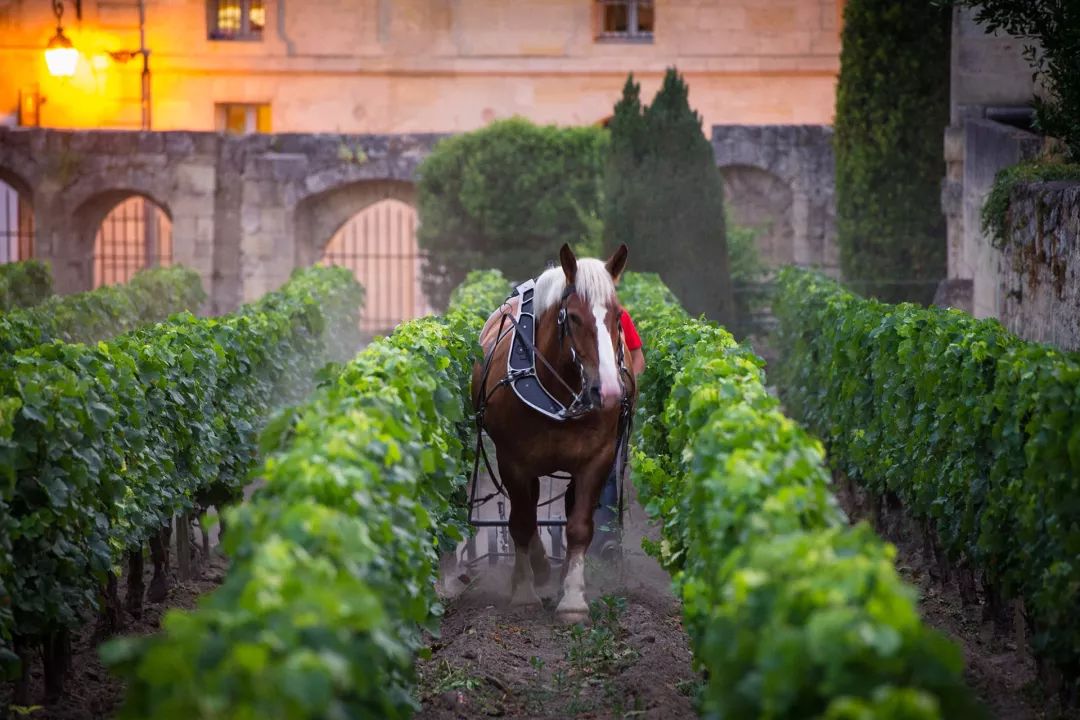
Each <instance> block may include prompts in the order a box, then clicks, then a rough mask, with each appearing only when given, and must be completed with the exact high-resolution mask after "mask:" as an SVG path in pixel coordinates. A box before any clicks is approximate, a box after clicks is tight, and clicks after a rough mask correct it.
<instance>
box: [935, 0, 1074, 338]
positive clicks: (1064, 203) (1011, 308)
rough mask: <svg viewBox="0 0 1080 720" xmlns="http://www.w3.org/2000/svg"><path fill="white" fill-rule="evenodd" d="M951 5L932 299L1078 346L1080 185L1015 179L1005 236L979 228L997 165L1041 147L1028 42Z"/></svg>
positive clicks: (1021, 330)
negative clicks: (937, 274) (938, 270)
mask: <svg viewBox="0 0 1080 720" xmlns="http://www.w3.org/2000/svg"><path fill="white" fill-rule="evenodd" d="M955 13H956V14H955V16H954V22H953V42H952V74H951V89H950V94H951V101H952V103H951V105H952V108H951V110H952V112H951V124H950V126H949V127H948V128H947V129H946V131H945V143H944V148H945V160H946V168H947V176H946V178H945V183H944V185H943V190H942V209H943V211H944V212H945V215H946V218H947V220H948V280H947V281H946V283H945V284H944V285H943V287H942V289H941V291H940V292H939V300H940V301H941V302H942V303H943V304H949V305H953V306H955V307H960V308H962V309H965V310H967V311H968V312H971V313H972V314H974V315H975V316H976V317H980V318H983V317H993V318H998V319H999V320H1001V322H1002V323H1003V324H1004V325H1005V326H1006V327H1007V328H1009V329H1010V330H1011V331H1012V332H1014V333H1016V334H1017V335H1019V336H1020V337H1023V338H1025V339H1028V340H1033V341H1037V342H1046V343H1051V344H1053V345H1056V346H1058V347H1061V348H1064V349H1070V350H1077V349H1080V187H1078V186H1077V184H1075V183H1031V184H1027V185H1022V186H1020V187H1019V188H1017V190H1016V191H1015V192H1014V194H1013V197H1012V201H1011V204H1010V218H1011V221H1012V222H1011V232H1010V234H1009V237H1007V238H1003V239H1001V240H1003V242H1002V241H1000V240H998V239H995V238H992V237H990V236H989V234H988V233H987V232H984V230H983V226H982V220H981V215H982V209H983V204H984V202H985V200H986V197H987V195H988V193H989V192H990V189H991V187H992V186H993V184H994V179H995V177H996V175H997V173H998V172H999V171H1000V170H1002V169H1003V168H1006V167H1009V166H1011V165H1015V164H1016V163H1018V162H1021V161H1023V160H1028V159H1032V158H1035V157H1037V156H1039V155H1040V154H1041V153H1042V152H1043V151H1044V149H1045V141H1044V138H1042V137H1041V136H1039V135H1037V134H1035V133H1034V132H1032V131H1031V127H1030V123H1031V119H1032V107H1031V105H1032V98H1033V97H1034V96H1035V95H1036V94H1037V93H1039V92H1041V88H1040V87H1038V86H1037V85H1036V84H1035V83H1034V81H1033V79H1032V72H1031V67H1030V65H1029V64H1028V61H1027V60H1026V59H1024V57H1023V55H1022V51H1023V47H1024V45H1025V44H1027V41H1024V40H1020V39H1018V38H1014V37H1011V36H1008V35H1004V34H998V35H989V34H987V33H986V32H985V30H984V29H983V28H982V27H980V26H979V25H978V24H977V23H976V22H975V21H974V19H973V14H972V12H971V10H968V9H957V10H956V11H955Z"/></svg>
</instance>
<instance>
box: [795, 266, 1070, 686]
mask: <svg viewBox="0 0 1080 720" xmlns="http://www.w3.org/2000/svg"><path fill="white" fill-rule="evenodd" d="M774 309H775V311H776V314H777V316H778V318H779V320H780V329H781V345H782V353H781V354H782V355H783V356H784V357H785V358H786V363H785V367H784V371H783V375H784V379H783V386H784V387H785V388H786V391H787V392H786V395H785V401H786V402H787V403H788V405H789V406H790V407H791V408H792V410H793V411H794V412H795V413H796V414H797V416H798V417H800V418H801V419H803V421H804V422H806V423H807V424H808V426H810V427H811V428H813V429H814V430H815V431H816V432H818V433H820V434H821V436H822V437H823V438H824V439H825V442H826V444H827V447H828V449H829V455H830V457H831V458H832V462H833V465H834V467H835V468H836V469H837V470H839V471H841V472H843V473H845V474H846V475H847V476H848V477H849V478H850V479H851V480H852V481H854V482H856V483H859V484H861V485H863V486H865V487H866V488H868V489H869V490H871V491H872V492H873V493H875V494H876V495H877V496H878V497H884V496H887V495H888V496H891V497H894V498H898V499H899V500H900V501H901V502H902V503H903V506H904V508H905V509H906V510H907V512H909V513H910V514H912V515H913V516H914V517H916V518H918V519H920V520H922V521H925V522H926V523H928V524H929V526H930V527H931V528H932V532H931V533H930V537H929V538H928V546H930V547H932V548H935V549H936V551H937V552H938V553H940V554H942V555H943V556H945V557H946V558H947V559H948V560H949V561H950V562H951V563H952V564H953V565H954V566H955V567H956V568H957V569H958V570H959V572H961V573H966V574H970V573H972V572H973V571H978V572H979V573H980V574H981V576H982V580H983V585H984V588H985V589H986V591H987V595H988V600H989V604H990V607H991V608H992V609H994V610H995V611H996V614H998V615H999V616H1000V615H1011V613H1009V612H1008V606H1007V602H1008V601H1010V600H1015V599H1021V600H1022V601H1023V611H1024V617H1025V619H1026V621H1027V624H1028V628H1029V630H1030V631H1031V639H1032V644H1033V649H1034V650H1035V653H1036V656H1037V657H1038V658H1039V659H1040V660H1042V661H1044V662H1043V663H1042V664H1043V666H1044V667H1056V668H1057V669H1058V671H1059V672H1060V677H1062V678H1067V679H1068V678H1071V679H1074V682H1075V678H1077V677H1080V612H1078V611H1077V608H1080V559H1078V558H1080V485H1078V478H1080V355H1077V354H1076V353H1065V352H1061V351H1059V350H1056V349H1054V348H1052V347H1049V346H1046V345H1039V344H1036V343H1030V342H1025V341H1023V340H1020V339H1019V338H1017V337H1016V336H1015V335H1012V334H1011V333H1009V332H1008V331H1006V330H1005V329H1004V328H1003V327H1002V326H1001V325H1000V324H999V323H998V322H997V321H996V320H976V319H974V318H972V317H971V316H970V315H967V314H966V313H963V312H960V311H958V310H944V309H940V308H923V307H919V306H915V305H910V304H904V305H888V304H885V303H881V302H877V301H873V300H866V299H863V298H860V297H858V296H856V295H854V294H852V293H850V292H848V291H846V290H844V289H843V288H842V287H841V286H840V285H838V284H837V283H836V282H834V281H832V280H829V279H827V278H824V277H822V276H820V275H817V274H815V273H811V272H806V271H795V270H788V271H785V273H784V274H783V275H782V276H781V281H780V293H779V297H778V298H777V301H776V302H775V304H774ZM971 585H974V582H972V583H971ZM1007 619H1008V618H1007ZM1047 679H1049V678H1047ZM1063 690H1064V691H1066V692H1074V693H1075V692H1076V688H1075V685H1074V684H1073V685H1070V684H1069V683H1066V684H1065V686H1064V687H1063Z"/></svg>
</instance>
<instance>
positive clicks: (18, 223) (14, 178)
mask: <svg viewBox="0 0 1080 720" xmlns="http://www.w3.org/2000/svg"><path fill="white" fill-rule="evenodd" d="M32 257H34V205H33V194H32V191H31V189H30V186H29V184H27V183H26V181H24V180H23V179H22V178H21V177H19V176H18V175H17V174H16V173H14V172H12V171H10V170H7V169H5V168H3V167H0V263H8V262H18V261H20V260H28V259H30V258H32Z"/></svg>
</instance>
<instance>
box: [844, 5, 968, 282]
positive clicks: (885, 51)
mask: <svg viewBox="0 0 1080 720" xmlns="http://www.w3.org/2000/svg"><path fill="white" fill-rule="evenodd" d="M948 13H949V10H948V9H947V8H944V7H942V6H940V5H937V4H935V3H933V2H931V0H917V1H915V2H911V0H849V2H848V4H847V6H846V8H845V10H844V30H843V38H842V40H843V48H842V51H841V53H840V81H839V85H838V87H837V93H836V135H835V143H836V226H837V227H836V230H837V242H838V244H839V246H840V264H841V268H842V270H843V273H844V277H845V279H847V280H848V281H849V282H852V283H853V284H854V285H855V290H857V291H859V292H862V293H864V294H867V295H873V296H876V297H879V298H881V299H883V300H887V301H892V302H896V301H900V300H915V301H921V302H929V301H930V299H931V298H932V297H933V294H934V289H935V283H936V281H938V280H940V279H941V278H943V277H944V276H945V245H946V240H945V217H944V215H943V214H942V212H941V201H940V194H941V180H942V177H943V176H944V174H945V163H944V158H943V156H942V151H941V142H942V140H941V137H942V132H943V131H944V128H945V126H946V125H947V124H948V119H949V14H948Z"/></svg>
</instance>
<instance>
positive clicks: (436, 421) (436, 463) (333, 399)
mask: <svg viewBox="0 0 1080 720" xmlns="http://www.w3.org/2000/svg"><path fill="white" fill-rule="evenodd" d="M507 290H508V284H507V282H506V281H505V280H503V279H502V278H501V277H500V276H498V275H497V274H491V273H486V274H473V275H470V276H469V282H468V283H467V287H465V288H461V289H459V290H458V291H457V292H456V293H455V299H456V302H455V303H454V305H453V307H452V308H451V312H450V313H449V314H448V315H447V316H445V317H444V318H423V319H420V320H415V321H412V322H409V323H405V324H403V325H401V326H399V327H398V329H397V330H396V331H395V332H394V333H393V334H392V335H391V336H390V337H388V338H384V339H380V340H377V341H376V342H374V343H372V344H371V345H370V346H369V347H368V348H367V349H366V350H365V351H364V352H362V353H361V354H360V355H358V356H357V357H356V358H355V359H354V360H353V361H352V362H350V363H349V364H348V365H347V366H346V367H345V368H344V369H343V370H342V371H341V372H340V373H339V374H338V376H337V377H336V379H335V380H333V382H331V383H330V384H329V385H328V386H327V387H325V388H323V389H322V390H320V391H319V392H318V393H317V394H316V395H315V397H314V398H312V399H311V400H310V401H309V402H307V403H306V404H305V405H303V406H301V407H300V408H297V409H295V410H293V411H291V412H289V413H285V414H283V415H281V416H280V417H279V418H278V419H276V420H275V421H274V422H273V423H272V425H271V426H270V427H269V428H268V431H267V433H266V435H265V436H264V445H265V446H266V447H267V448H273V452H272V453H271V454H270V456H269V457H268V458H267V460H266V462H265V464H264V465H263V467H262V469H261V470H260V471H259V473H258V475H259V476H260V477H262V478H264V479H265V481H266V485H265V487H263V488H261V489H260V490H259V491H258V492H257V493H256V494H255V496H254V497H253V498H252V499H251V501H250V502H247V503H245V504H244V505H242V506H239V507H237V508H234V509H232V510H231V511H230V514H229V517H230V531H229V534H228V535H227V536H226V539H225V550H226V552H227V553H228V554H229V556H230V558H231V560H232V564H231V567H230V570H229V574H228V577H227V578H226V580H225V583H224V584H223V585H222V586H221V587H220V588H219V589H218V590H216V591H215V592H214V593H212V594H211V595H210V596H208V597H206V598H204V599H203V600H202V602H201V603H200V607H199V609H198V610H196V611H194V612H190V613H181V612H175V611H174V612H171V613H169V615H168V616H167V617H166V619H165V622H164V625H163V627H164V630H163V632H162V633H161V634H160V635H159V636H157V637H153V638H137V639H134V638H132V639H124V640H120V641H116V642H114V643H112V644H110V645H108V646H106V647H105V648H103V650H102V655H103V657H104V658H105V659H106V661H107V663H108V664H110V665H112V666H114V667H115V668H116V669H117V670H119V671H120V672H121V674H122V675H123V676H124V677H125V678H126V680H127V684H128V695H127V702H126V704H125V706H124V709H123V712H122V717H129V718H147V717H154V718H162V719H163V720H168V719H169V718H183V719H184V720H188V719H189V718H199V717H233V718H256V717H288V718H345V717H380V718H402V717H408V716H410V715H411V714H412V712H413V711H414V710H415V709H416V703H415V701H414V700H413V699H412V697H411V692H412V687H413V674H414V670H413V663H414V656H415V654H416V652H417V651H418V650H419V649H420V647H421V629H423V628H429V629H431V630H435V629H436V628H437V624H438V617H439V615H440V607H439V605H438V603H437V601H436V597H435V591H434V584H435V580H436V578H437V573H438V555H437V547H438V546H439V545H440V543H444V544H450V543H453V542H455V541H457V540H458V539H460V538H461V537H462V533H463V532H465V531H466V529H467V527H468V526H467V523H466V519H467V518H466V515H465V505H466V502H465V495H464V493H465V484H466V474H467V472H468V470H469V468H470V467H471V464H470V454H471V452H472V445H471V442H469V438H471V423H470V422H469V419H468V417H467V415H466V413H465V412H464V408H466V407H468V404H469V398H468V388H469V376H470V373H471V369H472V365H473V362H474V361H475V360H476V359H477V358H478V354H479V346H478V345H477V343H476V334H477V332H478V331H479V328H480V325H481V324H482V322H483V320H484V319H485V318H486V316H487V314H488V312H490V310H491V308H493V307H495V306H496V305H497V304H498V303H499V302H500V301H501V300H503V299H504V298H505V296H506V294H507Z"/></svg>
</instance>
